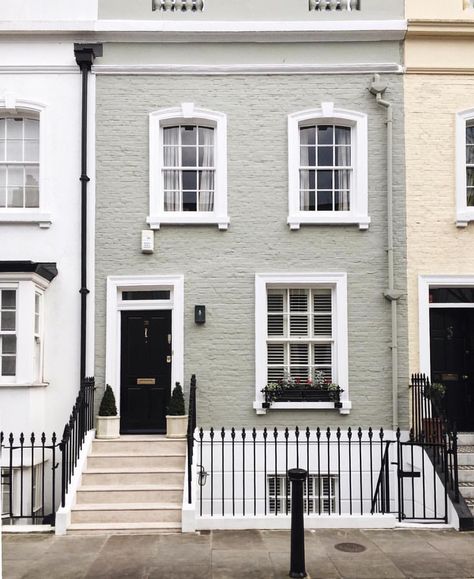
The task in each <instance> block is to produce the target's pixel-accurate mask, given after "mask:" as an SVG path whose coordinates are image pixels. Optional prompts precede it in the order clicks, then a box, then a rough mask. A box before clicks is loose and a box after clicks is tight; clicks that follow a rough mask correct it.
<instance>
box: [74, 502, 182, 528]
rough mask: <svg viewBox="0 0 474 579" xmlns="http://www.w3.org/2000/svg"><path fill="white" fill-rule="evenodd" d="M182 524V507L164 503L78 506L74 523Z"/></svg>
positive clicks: (75, 508) (75, 510) (75, 509)
mask: <svg viewBox="0 0 474 579" xmlns="http://www.w3.org/2000/svg"><path fill="white" fill-rule="evenodd" d="M99 521H100V522H101V523H175V525H176V526H179V525H180V523H181V505H179V504H162V503H146V504H143V503H142V504H137V503H122V504H111V503H105V504H94V505H87V504H86V505H76V506H75V507H74V508H73V509H72V512H71V522H72V523H96V522H99Z"/></svg>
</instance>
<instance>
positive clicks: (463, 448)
mask: <svg viewBox="0 0 474 579" xmlns="http://www.w3.org/2000/svg"><path fill="white" fill-rule="evenodd" d="M458 477H459V492H460V493H461V495H462V496H463V497H464V499H465V501H466V504H467V506H468V507H469V509H470V510H471V513H473V514H474V433H473V432H460V433H458Z"/></svg>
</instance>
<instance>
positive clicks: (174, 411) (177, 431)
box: [166, 382, 188, 438]
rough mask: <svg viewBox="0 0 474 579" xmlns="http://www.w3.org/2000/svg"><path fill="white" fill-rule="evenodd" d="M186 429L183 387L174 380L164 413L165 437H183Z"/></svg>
mask: <svg viewBox="0 0 474 579" xmlns="http://www.w3.org/2000/svg"><path fill="white" fill-rule="evenodd" d="M187 429H188V417H187V415H186V409H185V405H184V395H183V389H182V388H181V384H180V383H179V382H176V386H175V387H174V388H173V392H172V394H171V400H170V403H169V406H168V414H167V415H166V436H167V438H185V437H186V432H187Z"/></svg>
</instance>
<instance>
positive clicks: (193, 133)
mask: <svg viewBox="0 0 474 579" xmlns="http://www.w3.org/2000/svg"><path fill="white" fill-rule="evenodd" d="M181 144H182V145H197V127H192V126H186V127H181Z"/></svg>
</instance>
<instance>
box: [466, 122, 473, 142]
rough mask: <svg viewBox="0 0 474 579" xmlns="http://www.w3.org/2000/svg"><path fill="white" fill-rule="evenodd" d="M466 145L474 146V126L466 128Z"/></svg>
mask: <svg viewBox="0 0 474 579" xmlns="http://www.w3.org/2000/svg"><path fill="white" fill-rule="evenodd" d="M466 143H467V144H468V145H474V126H471V127H466Z"/></svg>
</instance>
